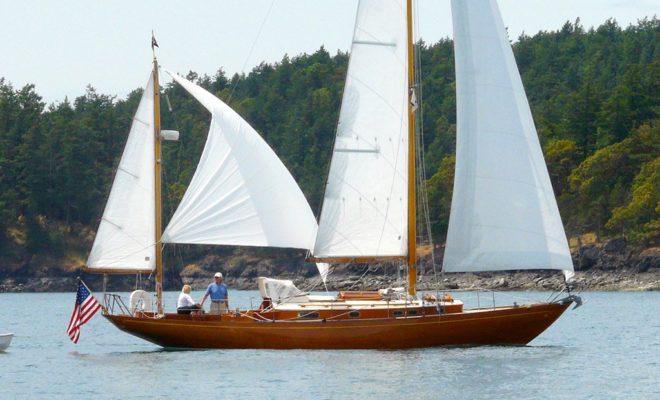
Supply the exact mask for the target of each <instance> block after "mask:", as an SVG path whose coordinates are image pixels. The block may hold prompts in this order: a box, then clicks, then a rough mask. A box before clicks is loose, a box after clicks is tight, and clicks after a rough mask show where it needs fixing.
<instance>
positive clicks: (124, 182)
mask: <svg viewBox="0 0 660 400" xmlns="http://www.w3.org/2000/svg"><path fill="white" fill-rule="evenodd" d="M154 135H155V133H154V80H153V74H152V76H151V77H150V78H149V82H148V83H147V87H146V88H145V89H144V93H143V94H142V99H141V100H140V104H139V105H138V109H137V112H136V114H135V116H134V118H133V123H132V125H131V130H130V132H129V134H128V139H127V140H126V147H125V148H124V153H123V154H122V156H121V160H120V161H119V167H118V168H117V173H116V175H115V179H114V182H113V184H112V189H111V190H110V196H109V198H108V202H107V203H106V206H105V210H104V211H103V218H102V219H101V223H100V225H99V229H98V231H97V232H96V238H95V239H94V245H93V246H92V250H91V253H90V255H89V258H88V259H87V267H86V268H87V269H89V270H94V271H99V272H101V271H114V272H131V271H152V270H153V269H154V268H155V254H156V253H155V251H156V248H155V246H154V242H155V229H156V228H155V226H156V223H155V218H156V212H155V189H154V186H155V172H154Z"/></svg>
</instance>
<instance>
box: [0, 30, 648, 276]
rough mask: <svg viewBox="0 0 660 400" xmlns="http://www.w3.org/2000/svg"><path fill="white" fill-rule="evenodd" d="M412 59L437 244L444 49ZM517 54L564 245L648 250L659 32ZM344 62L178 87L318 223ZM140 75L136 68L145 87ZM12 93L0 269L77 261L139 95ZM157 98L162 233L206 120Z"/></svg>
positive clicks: (284, 63) (3, 169)
mask: <svg viewBox="0 0 660 400" xmlns="http://www.w3.org/2000/svg"><path fill="white" fill-rule="evenodd" d="M419 50H420V51H421V55H420V59H421V73H422V76H423V81H422V92H423V93H422V97H423V124H421V125H422V132H423V143H424V148H425V171H426V176H427V178H428V180H427V188H428V194H429V201H430V209H431V221H432V230H433V235H434V237H435V239H436V241H438V242H442V241H443V238H444V235H445V232H446V227H447V221H448V213H449V204H450V200H451V186H452V180H453V165H454V156H453V151H454V145H455V132H456V126H455V123H456V113H455V94H454V90H455V87H454V67H453V49H452V42H451V41H450V40H443V41H440V42H438V43H435V44H426V43H420V44H419ZM514 51H515V54H516V57H517V61H518V66H519V69H520V71H521V74H522V78H523V82H524V84H525V88H526V91H527V95H528V98H529V101H530V104H531V108H532V111H533V114H534V118H535V121H536V124H537V128H538V132H539V135H540V138H541V143H542V146H543V149H544V154H545V157H546V160H547V162H548V168H549V170H550V175H551V179H552V183H553V186H554V190H555V192H556V194H557V196H558V200H559V208H560V211H561V213H562V217H563V220H564V224H565V226H566V230H567V234H569V235H576V234H582V233H586V232H596V233H597V234H598V235H599V236H601V237H602V236H618V235H625V236H626V237H627V239H628V240H629V241H631V242H635V243H639V244H640V245H646V246H649V245H657V241H658V238H659V232H660V217H659V215H660V127H659V126H658V125H659V120H658V112H659V110H660V108H659V107H660V99H659V95H660V21H659V20H658V19H657V18H653V19H646V20H643V21H640V22H639V23H638V24H637V25H634V26H630V27H627V28H625V29H624V28H621V27H619V26H618V25H617V23H616V22H614V21H607V22H606V23H604V24H603V25H601V26H600V27H598V28H595V29H589V30H585V29H584V28H583V27H582V26H581V25H580V23H579V21H576V22H575V23H566V24H565V25H564V26H563V27H562V28H561V29H560V30H559V31H555V32H541V33H538V34H536V35H534V36H526V35H525V36H522V37H520V38H518V40H517V41H516V43H515V45H514ZM162 61H163V63H166V60H162ZM347 62H348V55H347V54H344V53H340V54H337V55H334V56H333V55H330V54H329V53H328V52H327V51H325V50H324V49H323V48H321V49H320V50H318V51H317V52H315V53H314V54H311V55H299V56H296V57H288V56H284V58H283V59H282V60H281V61H280V62H278V63H276V64H262V65H260V66H258V67H256V68H255V69H253V70H252V71H251V72H250V73H249V74H247V75H235V76H233V77H227V76H226V75H225V74H224V73H223V71H222V69H220V70H219V71H218V73H217V74H215V75H214V76H197V75H196V74H195V73H192V72H191V73H188V78H191V79H194V80H196V81H197V82H199V83H200V84H201V85H202V86H204V87H206V88H207V89H209V90H210V91H212V92H213V93H215V94H216V95H217V96H218V97H219V98H221V99H223V100H225V101H226V102H228V103H229V104H230V105H231V106H232V107H233V108H234V109H236V110H237V111H238V112H239V113H240V114H241V115H242V116H243V117H244V118H245V119H246V120H247V121H249V122H250V123H251V124H252V125H253V126H254V127H255V128H256V129H257V131H259V132H260V133H261V134H262V135H263V136H264V138H265V139H266V141H267V142H268V143H269V144H270V145H271V146H272V147H273V149H274V150H275V152H276V153H277V154H278V155H279V156H280V157H281V159H282V160H283V162H284V163H285V165H287V167H288V168H289V169H290V171H291V172H292V174H293V176H294V177H295V178H296V180H297V181H298V182H299V184H300V186H301V187H302V189H303V191H304V192H305V194H306V196H307V199H308V200H309V202H310V204H311V205H312V209H313V210H314V211H315V212H318V210H319V205H320V200H321V198H322V193H323V188H324V184H325V174H326V170H327V164H328V161H329V157H330V154H331V149H332V143H333V140H334V132H335V125H336V122H337V115H338V112H339V107H340V100H341V93H342V87H343V83H344V79H345V74H346V66H347ZM149 68H150V63H149V60H145V64H144V76H145V83H146V80H147V78H148V74H149ZM180 72H183V71H180ZM0 73H1V71H0ZM108 73H109V74H110V73H112V70H108ZM10 80H11V77H5V78H0V266H1V265H3V264H4V265H9V264H16V265H18V264H20V262H21V260H25V258H26V257H30V256H31V255H34V254H46V255H49V256H51V257H70V258H71V259H79V260H81V261H82V260H83V259H84V257H85V256H86V252H87V251H88V249H89V246H90V245H91V240H92V238H93V231H94V230H95V229H96V226H97V224H98V221H99V218H100V216H101V214H102V211H103V207H104V204H105V199H106V196H107V195H108V192H109V190H110V185H111V183H112V179H113V176H114V169H115V167H116V165H117V163H118V160H119V157H120V155H121V152H122V149H123V146H124V142H125V140H126V136H127V133H128V129H129V127H130V123H131V120H132V116H133V113H134V112H135V108H136V106H137V103H138V101H139V97H140V94H141V90H139V89H136V90H135V91H134V92H133V93H131V94H130V95H129V96H128V97H127V98H126V99H117V98H115V97H114V96H112V95H105V94H100V93H97V92H96V91H95V90H94V89H93V88H92V87H89V88H88V90H87V93H85V94H84V95H81V96H80V97H78V98H76V99H74V100H63V101H62V102H60V103H57V104H51V105H46V104H44V102H43V101H42V99H41V97H40V96H39V94H38V90H37V89H36V88H35V87H34V86H32V85H28V86H25V87H23V88H14V87H13V86H12V84H11V82H10ZM163 94H164V95H165V96H166V97H167V99H168V100H169V103H170V104H171V106H172V111H171V112H170V111H168V110H167V107H166V104H167V103H166V102H163V104H164V106H163V110H164V111H163V116H162V119H163V121H162V125H163V128H165V129H176V130H179V131H180V132H181V140H180V141H179V142H177V143H172V142H168V143H165V144H164V146H163V152H164V165H165V169H164V171H165V172H164V194H163V198H164V210H165V214H166V216H165V218H166V219H167V216H168V215H170V214H171V212H172V211H173V209H174V208H175V206H176V204H177V203H178V201H179V199H180V198H181V197H182V195H183V193H184V191H185V188H186V185H187V183H188V182H189V180H190V178H191V177H192V174H193V172H194V168H195V166H196V163H197V160H198V158H199V155H200V153H201V149H202V147H203V145H204V142H205V140H206V133H207V129H208V121H209V115H208V113H207V112H206V110H205V109H203V108H202V107H201V106H200V105H199V104H197V103H196V102H195V101H194V100H193V99H192V98H190V97H189V96H188V95H186V94H185V93H184V92H183V90H182V89H181V88H180V87H176V86H173V85H171V84H170V85H166V86H165V87H164V88H163ZM186 251H188V252H195V250H191V249H186ZM215 251H219V252H230V251H233V250H232V249H217V250H215ZM250 251H251V250H250ZM255 251H257V250H255ZM200 254H201V253H200ZM193 255H194V254H193Z"/></svg>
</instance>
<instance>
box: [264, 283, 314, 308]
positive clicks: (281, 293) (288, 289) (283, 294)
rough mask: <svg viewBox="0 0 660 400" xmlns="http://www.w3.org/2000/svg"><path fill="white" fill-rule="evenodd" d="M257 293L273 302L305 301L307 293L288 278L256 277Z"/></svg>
mask: <svg viewBox="0 0 660 400" xmlns="http://www.w3.org/2000/svg"><path fill="white" fill-rule="evenodd" d="M257 283H258V284H259V293H260V294H261V297H263V298H269V299H271V301H272V302H273V303H282V302H285V303H299V302H301V301H303V302H304V301H307V293H305V292H303V291H302V290H300V289H298V288H297V287H296V285H294V284H293V282H292V281H290V280H282V279H270V278H264V277H260V278H257Z"/></svg>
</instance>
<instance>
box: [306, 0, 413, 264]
mask: <svg viewBox="0 0 660 400" xmlns="http://www.w3.org/2000/svg"><path fill="white" fill-rule="evenodd" d="M407 45H408V44H407V27H406V2H405V1H403V0H398V1H387V2H384V1H377V0H362V1H360V3H359V7H358V12H357V18H356V23H355V31H354V33H353V43H352V46H351V56H350V61H349V66H348V73H347V77H346V84H345V87H344V94H343V99H342V106H341V111H340V113H339V124H338V126H337V137H336V141H335V145H334V149H333V154H332V160H331V163H330V171H329V176H328V182H327V185H326V189H325V196H324V199H323V208H322V210H321V216H320V222H319V232H318V235H317V238H316V244H315V246H314V251H313V253H314V256H315V258H317V259H323V258H326V259H331V258H334V257H339V258H341V257H348V258H351V257H375V258H377V257H403V256H405V255H406V254H407V243H408V240H407V227H408V223H407V211H408V195H407V188H408V81H407V72H408V71H407V69H408V67H407V51H408V50H407Z"/></svg>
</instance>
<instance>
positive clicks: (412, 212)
mask: <svg viewBox="0 0 660 400" xmlns="http://www.w3.org/2000/svg"><path fill="white" fill-rule="evenodd" d="M406 14H407V15H406V17H407V27H408V90H409V93H408V95H409V96H410V98H409V100H411V101H408V294H409V295H411V296H414V295H415V293H416V288H415V283H416V281H417V270H416V268H415V262H416V261H417V219H416V218H415V216H416V205H417V204H416V196H415V191H416V188H415V182H416V181H415V179H416V176H415V175H416V174H415V115H414V111H413V105H412V96H413V90H414V87H415V80H414V75H413V25H412V24H413V18H412V0H407V4H406Z"/></svg>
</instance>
